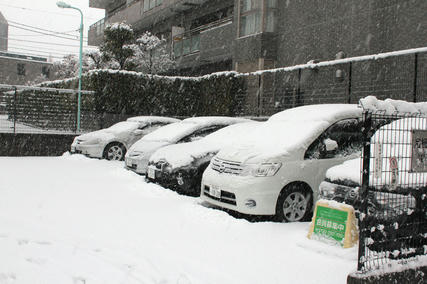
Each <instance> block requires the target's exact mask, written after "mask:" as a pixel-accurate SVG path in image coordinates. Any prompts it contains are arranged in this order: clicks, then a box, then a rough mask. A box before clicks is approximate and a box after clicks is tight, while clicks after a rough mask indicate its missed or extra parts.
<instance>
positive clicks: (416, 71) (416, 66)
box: [413, 53, 418, 103]
mask: <svg viewBox="0 0 427 284" xmlns="http://www.w3.org/2000/svg"><path fill="white" fill-rule="evenodd" d="M414 65H415V66H414V94H413V101H414V103H416V102H417V83H418V82H417V79H418V53H415V59H414Z"/></svg>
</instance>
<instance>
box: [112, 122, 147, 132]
mask: <svg viewBox="0 0 427 284" xmlns="http://www.w3.org/2000/svg"><path fill="white" fill-rule="evenodd" d="M138 126H139V124H138V123H137V122H133V121H122V122H119V123H116V124H114V125H112V126H110V127H108V128H107V129H108V130H109V131H112V132H122V131H132V130H135V129H137V128H138Z"/></svg>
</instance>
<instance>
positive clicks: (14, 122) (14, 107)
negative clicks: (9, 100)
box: [13, 86, 17, 135]
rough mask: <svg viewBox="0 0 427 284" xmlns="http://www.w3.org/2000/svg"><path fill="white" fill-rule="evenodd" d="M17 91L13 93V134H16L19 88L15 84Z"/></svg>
mask: <svg viewBox="0 0 427 284" xmlns="http://www.w3.org/2000/svg"><path fill="white" fill-rule="evenodd" d="M14 88H15V92H14V94H13V135H16V97H17V88H16V86H14Z"/></svg>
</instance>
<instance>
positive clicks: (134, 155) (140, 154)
mask: <svg viewBox="0 0 427 284" xmlns="http://www.w3.org/2000/svg"><path fill="white" fill-rule="evenodd" d="M126 156H128V157H129V158H140V159H142V158H144V152H128V153H127V154H126Z"/></svg>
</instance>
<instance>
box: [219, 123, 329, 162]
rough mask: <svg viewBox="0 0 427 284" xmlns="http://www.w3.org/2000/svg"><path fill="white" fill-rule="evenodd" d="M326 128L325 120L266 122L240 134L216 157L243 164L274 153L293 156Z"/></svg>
mask: <svg viewBox="0 0 427 284" xmlns="http://www.w3.org/2000/svg"><path fill="white" fill-rule="evenodd" d="M328 126H330V123H328V122H326V121H311V122H310V123H307V122H296V121H267V122H265V123H264V124H263V125H262V126H260V127H257V128H256V129H255V130H253V131H251V132H249V133H247V134H246V135H242V136H241V138H240V139H239V140H238V141H236V142H235V143H234V145H231V146H227V147H224V148H223V149H221V151H220V153H219V154H218V155H219V156H220V157H222V158H224V159H229V160H231V161H238V162H246V161H248V160H250V159H252V158H256V159H261V160H264V159H268V158H269V157H275V156H277V155H278V154H290V153H293V154H296V151H298V150H299V149H306V148H308V146H310V143H311V142H312V141H313V140H314V139H315V138H316V137H317V136H319V135H320V134H321V133H322V132H323V131H324V130H325V129H326V128H327V127H328Z"/></svg>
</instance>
